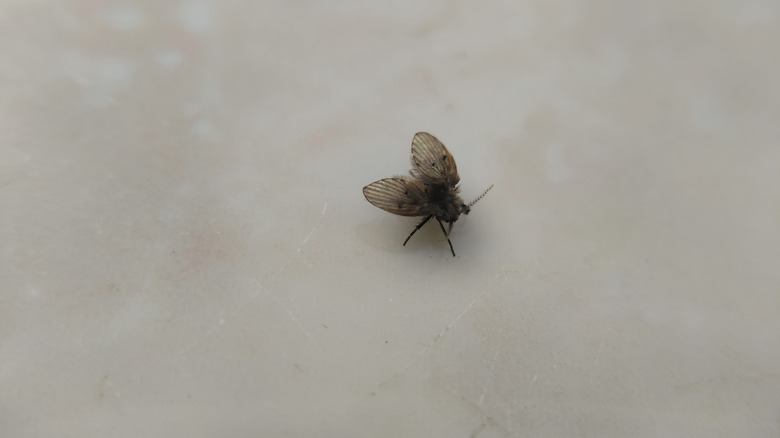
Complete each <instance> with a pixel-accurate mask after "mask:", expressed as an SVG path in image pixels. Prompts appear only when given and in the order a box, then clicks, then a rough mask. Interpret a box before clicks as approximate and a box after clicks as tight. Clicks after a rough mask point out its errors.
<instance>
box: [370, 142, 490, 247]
mask: <svg viewBox="0 0 780 438" xmlns="http://www.w3.org/2000/svg"><path fill="white" fill-rule="evenodd" d="M411 161H412V170H411V171H410V172H409V174H410V175H411V176H394V177H392V178H384V179H380V180H379V181H376V182H373V183H371V184H369V185H367V186H365V187H363V196H365V197H366V200H367V201H368V202H370V203H371V204H373V205H374V206H376V207H379V208H381V209H382V210H385V211H388V212H390V213H393V214H397V215H399V216H425V218H423V220H422V221H420V223H419V224H417V226H416V227H414V230H412V232H411V233H410V234H409V236H408V237H407V238H406V240H404V246H406V242H408V241H409V239H411V238H412V236H413V235H414V233H416V232H417V230H419V229H420V228H422V226H423V225H425V224H426V223H427V222H428V221H429V220H431V218H436V222H438V223H439V228H441V232H442V233H444V237H445V238H446V239H447V243H449V244H450V251H451V252H452V256H453V257H455V250H454V249H453V248H452V242H451V241H450V232H451V231H452V224H453V223H455V221H457V220H458V217H460V215H461V214H469V212H470V211H471V207H472V206H473V205H474V204H476V203H477V201H479V200H480V199H482V197H483V196H485V194H486V193H487V192H488V191H489V190H490V189H492V188H493V186H492V185H491V186H490V187H488V188H487V190H485V191H484V192H483V193H482V194H481V195H480V196H479V197H478V198H477V199H475V200H473V201H471V202H470V203H468V204H466V203H465V202H463V199H461V197H460V195H459V193H460V186H459V185H458V183H459V182H460V176H458V166H457V165H456V164H455V159H454V158H453V157H452V154H450V151H448V150H447V148H446V147H444V144H443V143H442V142H440V141H439V140H438V139H437V138H436V137H434V136H433V135H431V134H428V133H427V132H418V133H417V134H415V135H414V139H412V157H411ZM442 222H446V223H447V224H448V227H447V229H446V230H445V229H444V224H443V223H442Z"/></svg>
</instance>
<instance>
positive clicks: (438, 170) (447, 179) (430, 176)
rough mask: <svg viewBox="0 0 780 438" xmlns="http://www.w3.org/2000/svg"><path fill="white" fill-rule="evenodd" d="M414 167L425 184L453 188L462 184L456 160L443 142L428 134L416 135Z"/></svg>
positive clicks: (413, 146) (413, 142)
mask: <svg viewBox="0 0 780 438" xmlns="http://www.w3.org/2000/svg"><path fill="white" fill-rule="evenodd" d="M412 166H414V170H416V171H417V173H419V175H420V177H421V178H423V179H424V180H425V182H428V183H444V184H447V185H451V186H454V185H456V184H458V182H460V176H458V166H457V165H456V164H455V158H453V157H452V154H450V151H448V150H447V148H446V147H444V144H442V142H440V141H439V140H438V139H437V138H436V137H434V136H432V135H431V134H428V133H427V132H418V133H417V134H415V135H414V139H413V140H412Z"/></svg>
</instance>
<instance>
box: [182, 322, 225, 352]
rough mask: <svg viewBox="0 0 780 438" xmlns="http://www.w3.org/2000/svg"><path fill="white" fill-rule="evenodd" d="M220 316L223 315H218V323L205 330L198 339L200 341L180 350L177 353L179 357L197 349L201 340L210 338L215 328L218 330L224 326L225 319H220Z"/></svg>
mask: <svg viewBox="0 0 780 438" xmlns="http://www.w3.org/2000/svg"><path fill="white" fill-rule="evenodd" d="M222 315H223V313H220V314H219V321H218V322H217V323H216V324H214V326H212V327H211V328H210V329H208V330H206V333H204V334H203V336H201V337H200V339H198V340H196V341H195V342H193V343H192V344H190V345H189V346H187V347H185V348H184V349H183V350H181V351H180V352H179V355H183V354H184V353H186V352H188V351H189V350H191V349H193V348H195V347H197V346H198V345H200V342H201V341H202V340H203V338H205V337H207V336H210V335H211V334H212V333H214V331H215V330H216V329H217V328H219V326H221V325H222V324H224V323H225V319H224V318H222Z"/></svg>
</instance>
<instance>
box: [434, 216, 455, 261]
mask: <svg viewBox="0 0 780 438" xmlns="http://www.w3.org/2000/svg"><path fill="white" fill-rule="evenodd" d="M436 222H438V223H439V227H441V232H442V233H444V237H446V238H447V243H449V244H450V251H452V256H453V257H455V250H454V249H452V242H450V236H449V234H448V233H447V231H446V230H445V229H444V225H442V223H441V221H440V220H439V218H436ZM450 230H452V222H450Z"/></svg>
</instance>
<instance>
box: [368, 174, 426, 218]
mask: <svg viewBox="0 0 780 438" xmlns="http://www.w3.org/2000/svg"><path fill="white" fill-rule="evenodd" d="M363 196H365V197H366V200H367V201H368V202H370V203H372V204H373V205H375V206H376V207H379V208H381V209H382V210H385V211H387V212H390V213H393V214H397V215H401V216H423V215H425V214H427V212H426V208H425V206H426V204H427V202H426V197H425V187H424V186H423V184H422V182H421V181H420V180H417V179H414V178H409V177H404V176H396V177H392V178H385V179H380V180H379V181H376V182H373V183H371V184H369V185H367V186H365V187H363Z"/></svg>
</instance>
